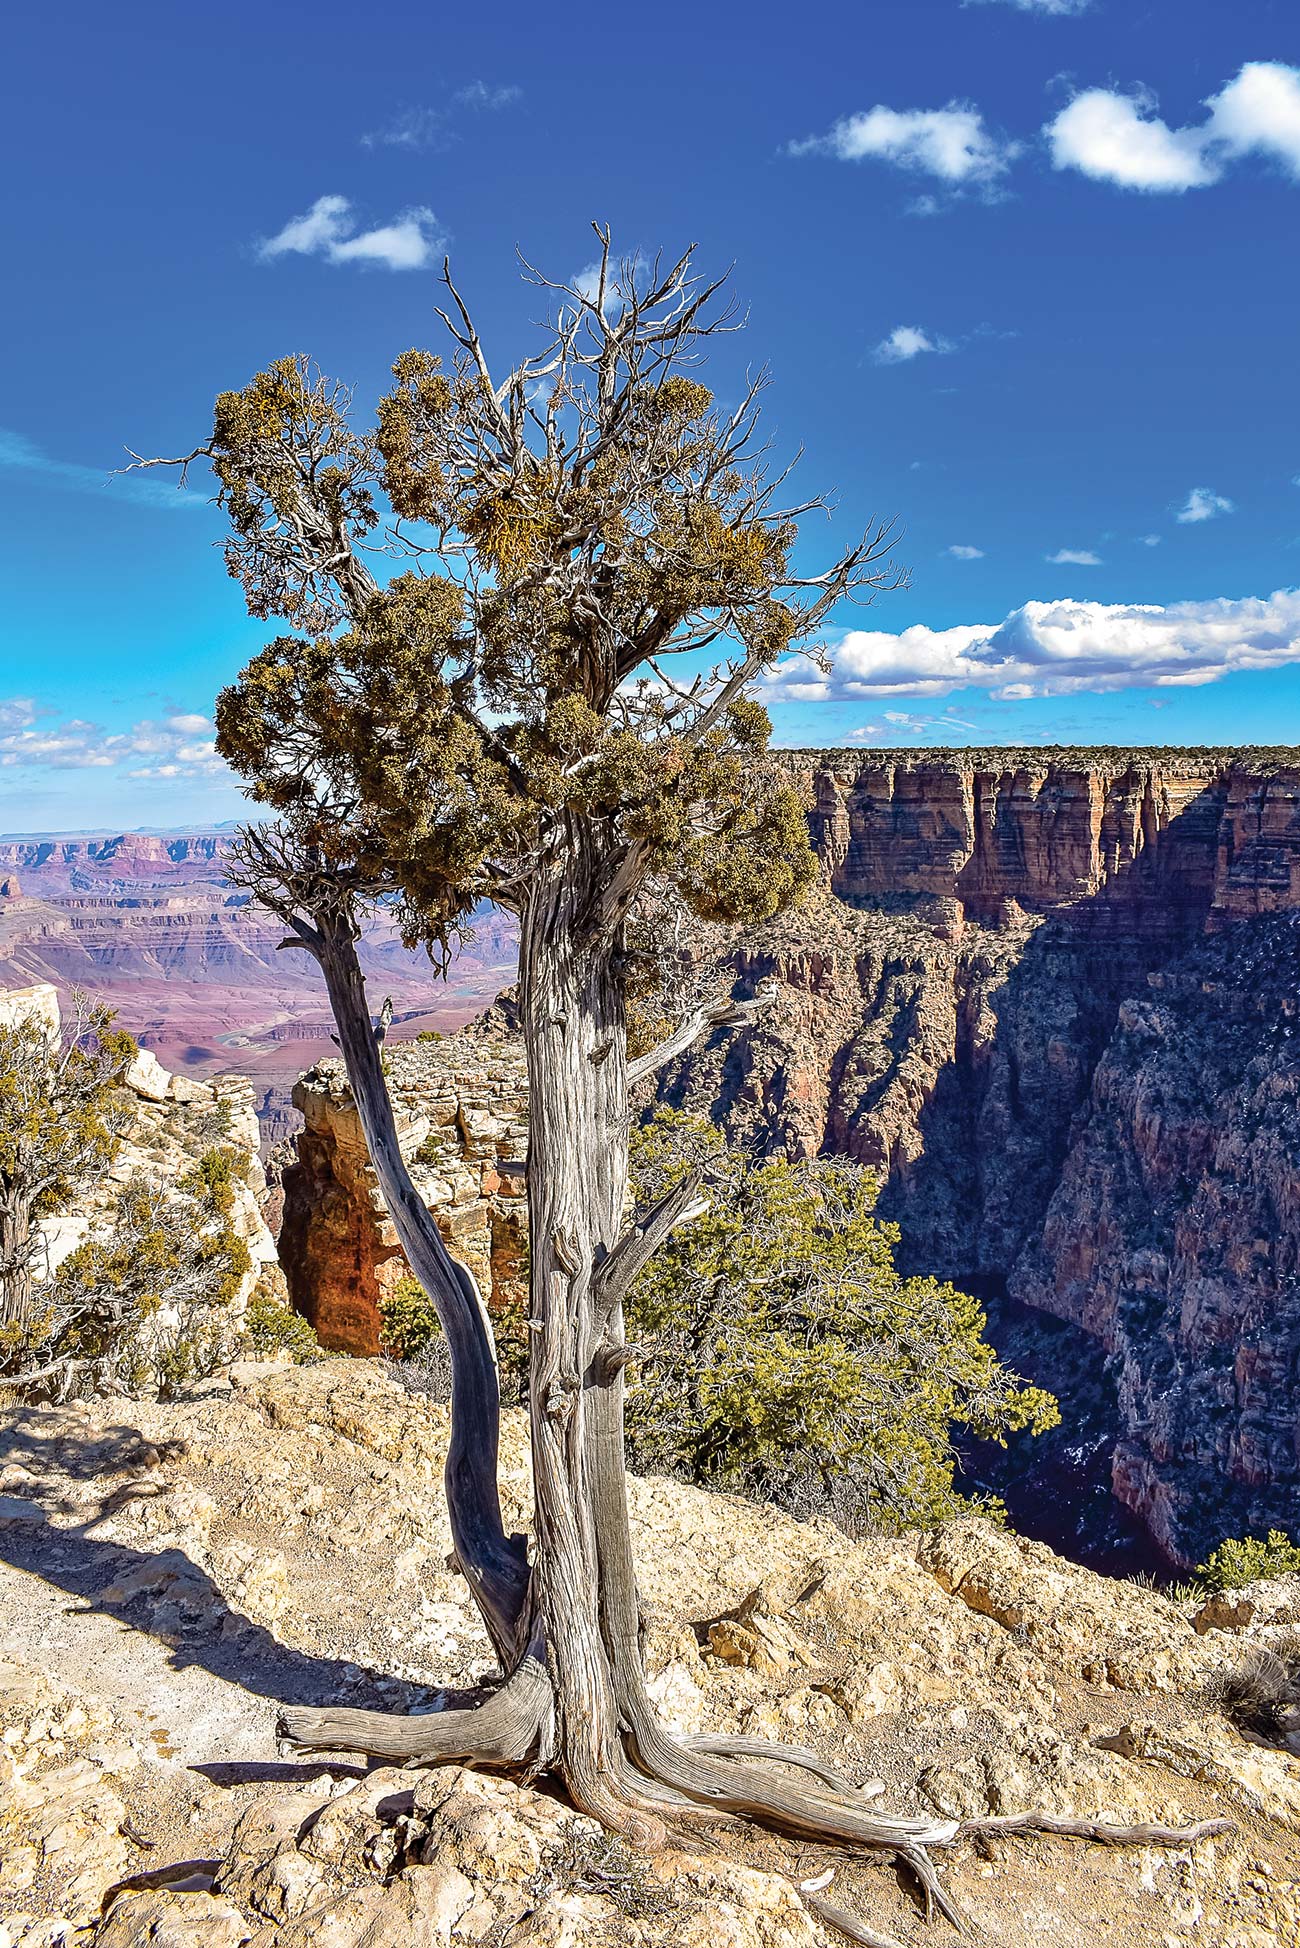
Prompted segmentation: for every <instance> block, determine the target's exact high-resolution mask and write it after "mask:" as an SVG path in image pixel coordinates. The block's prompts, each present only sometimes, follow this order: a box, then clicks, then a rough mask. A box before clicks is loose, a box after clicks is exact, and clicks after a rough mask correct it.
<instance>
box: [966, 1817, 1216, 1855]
mask: <svg viewBox="0 0 1300 1948" xmlns="http://www.w3.org/2000/svg"><path fill="white" fill-rule="evenodd" d="M1233 1831H1234V1824H1233V1822H1232V1820H1230V1819H1203V1820H1197V1821H1195V1822H1194V1824H1192V1825H1190V1826H1151V1825H1148V1824H1145V1823H1144V1824H1141V1825H1138V1826H1110V1825H1107V1824H1105V1823H1104V1822H1099V1821H1097V1820H1088V1819H1060V1818H1058V1817H1057V1815H1056V1814H1055V1813H995V1814H990V1815H989V1817H988V1818H987V1819H972V1820H963V1821H962V1824H961V1825H960V1827H958V1829H957V1838H958V1839H959V1840H966V1839H977V1838H978V1837H979V1836H980V1835H981V1834H988V1833H1062V1834H1064V1835H1065V1836H1066V1838H1067V1839H1071V1840H1096V1841H1099V1842H1100V1843H1101V1845H1103V1846H1110V1847H1190V1846H1194V1845H1195V1843H1196V1842H1197V1841H1198V1840H1211V1839H1213V1838H1214V1837H1215V1835H1216V1834H1218V1833H1231V1832H1233Z"/></svg>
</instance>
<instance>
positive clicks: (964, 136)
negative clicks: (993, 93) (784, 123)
mask: <svg viewBox="0 0 1300 1948" xmlns="http://www.w3.org/2000/svg"><path fill="white" fill-rule="evenodd" d="M790 154H791V155H797V156H798V155H829V156H834V157H835V158H836V159H837V160H838V161H840V162H863V161H867V160H874V161H877V162H889V163H893V164H894V166H895V167H896V168H898V169H908V170H912V171H913V172H915V173H916V174H919V175H923V176H934V177H936V178H937V179H938V180H939V181H940V182H941V183H945V184H947V185H948V186H949V187H950V188H955V187H958V186H961V185H966V184H969V185H971V186H972V187H975V188H981V187H982V188H990V187H992V186H993V185H994V184H996V182H997V181H998V179H999V178H1000V177H1001V176H1002V175H1003V174H1004V173H1005V171H1006V169H1007V168H1008V166H1009V165H1010V163H1011V161H1012V159H1013V157H1015V156H1016V155H1018V154H1019V146H1018V144H1016V143H1014V142H1008V141H1006V140H1004V139H1003V138H1001V137H1000V136H996V135H994V134H993V132H992V131H991V130H990V129H988V128H986V127H985V125H984V117H983V116H982V115H981V113H980V111H979V109H978V108H974V107H972V106H971V104H970V103H969V102H959V101H950V102H949V103H948V105H947V107H946V108H904V109H898V108H886V107H884V106H883V104H881V103H877V105H876V106H875V107H874V108H869V109H866V110H864V111H862V112H860V113H858V114H856V115H845V116H843V117H842V118H841V119H840V120H839V121H838V122H836V123H834V125H833V126H832V127H831V129H830V130H829V131H828V133H827V134H825V135H813V136H809V137H808V138H807V139H806V140H805V141H803V142H792V143H791V144H790Z"/></svg>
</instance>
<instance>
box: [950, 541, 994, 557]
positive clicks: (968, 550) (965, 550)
mask: <svg viewBox="0 0 1300 1948" xmlns="http://www.w3.org/2000/svg"><path fill="white" fill-rule="evenodd" d="M944 553H945V554H946V555H951V556H952V558H953V560H954V561H983V559H984V550H983V549H982V548H972V547H971V546H970V545H969V544H968V543H967V542H965V541H954V543H953V545H952V547H951V548H945V549H944Z"/></svg>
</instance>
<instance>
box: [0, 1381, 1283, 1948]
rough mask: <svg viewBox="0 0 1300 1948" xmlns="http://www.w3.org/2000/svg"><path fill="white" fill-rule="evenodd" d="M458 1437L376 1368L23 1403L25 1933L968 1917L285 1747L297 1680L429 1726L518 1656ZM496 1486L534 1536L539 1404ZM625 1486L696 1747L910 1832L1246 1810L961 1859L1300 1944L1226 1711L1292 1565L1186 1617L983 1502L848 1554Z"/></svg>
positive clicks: (646, 1942)
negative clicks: (826, 1774)
mask: <svg viewBox="0 0 1300 1948" xmlns="http://www.w3.org/2000/svg"><path fill="white" fill-rule="evenodd" d="M445 1437H446V1421H445V1410H444V1409H442V1408H440V1407H437V1406H434V1405H432V1404H430V1403H428V1402H427V1401H426V1400H425V1399H424V1398H422V1397H420V1396H418V1395H412V1394H409V1393H407V1392H406V1391H405V1390H404V1389H403V1388H402V1387H401V1386H400V1385H399V1384H397V1383H396V1382H394V1381H393V1380H392V1379H390V1378H389V1377H388V1375H387V1374H386V1373H385V1371H384V1369H383V1368H381V1367H380V1366H379V1365H377V1364H374V1363H370V1362H364V1361H351V1360H337V1361H327V1362H324V1363H322V1364H320V1365H317V1366H314V1367H308V1368H287V1367H274V1366H256V1367H253V1366H244V1367H236V1368H234V1369H233V1370H232V1371H231V1372H230V1373H229V1374H228V1375H223V1376H221V1377H220V1378H218V1379H214V1380H213V1381H210V1382H208V1383H206V1384H205V1385H204V1386H203V1387H202V1388H201V1389H199V1390H197V1391H196V1392H195V1393H194V1394H193V1395H191V1396H190V1397H189V1398H187V1399H185V1400H183V1401H180V1402H176V1403H171V1404H166V1405H163V1404H148V1403H141V1402H135V1401H131V1402H127V1401H115V1402H97V1403H94V1404H92V1405H80V1406H67V1407H61V1408H57V1409H44V1410H35V1409H25V1410H20V1411H10V1412H9V1413H7V1414H6V1415H5V1416H4V1433H3V1440H2V1442H0V1456H2V1458H3V1463H4V1471H3V1474H2V1475H0V1493H2V1498H0V1659H3V1662H2V1663H0V1725H2V1726H3V1731H2V1733H0V1754H2V1756H0V1782H2V1789H0V1809H2V1810H0V1856H2V1858H0V1942H3V1943H4V1945H5V1948H20V1945H21V1948H58V1944H77V1948H89V1945H90V1944H91V1943H94V1944H96V1948H134V1944H137V1943H138V1944H144V1943H149V1944H152V1948H182V1944H185V1945H186V1948H188V1945H189V1944H193V1945H194V1948H208V1944H212V1948H226V1944H230V1948H235V1945H236V1944H242V1943H245V1942H251V1943H255V1944H256V1945H257V1948H272V1944H274V1948H300V1945H301V1948H307V1944H309V1943H310V1944H312V1948H363V1945H364V1948H389V1945H391V1948H398V1945H399V1944H401V1945H402V1948H406V1944H411V1943H416V1944H421V1943H426V1942H427V1943H438V1942H449V1941H466V1942H471V1941H472V1942H479V1943H483V1944H490V1948H504V1944H505V1943H506V1942H507V1941H509V1942H510V1943H512V1944H514V1943H524V1942H534V1943H544V1944H550V1945H551V1948H560V1944H569V1943H578V1942H583V1943H592V1944H606V1943H610V1944H613V1943H619V1944H624V1943H626V1944H639V1945H640V1948H663V1945H666V1944H668V1943H670V1942H671V1943H674V1944H689V1948H715V1945H716V1948H721V1944H728V1945H729V1948H731V1945H734V1948H777V1944H787V1943H789V1944H805V1943H806V1944H809V1945H810V1948H811V1944H814V1943H818V1942H830V1941H832V1940H836V1939H839V1937H838V1936H833V1935H829V1934H827V1933H826V1932H825V1929H824V1924H823V1923H822V1922H821V1921H819V1920H817V1919H816V1918H814V1916H813V1915H812V1914H811V1913H810V1912H809V1910H808V1908H807V1907H806V1906H805V1904H804V1901H803V1899H802V1897H801V1895H800V1892H799V1883H800V1882H802V1881H805V1880H809V1879H818V1878H820V1876H822V1875H823V1874H826V1873H828V1872H831V1871H833V1879H832V1881H831V1882H830V1884H829V1886H828V1887H827V1888H825V1889H824V1890H823V1893H822V1898H823V1899H827V1898H830V1899H833V1900H834V1901H836V1902H837V1903H838V1904H839V1905H840V1906H841V1907H844V1908H847V1909H851V1910H853V1911H855V1912H856V1913H857V1914H858V1915H860V1916H862V1917H864V1918H865V1919H866V1920H867V1921H868V1922H869V1923H870V1925H871V1926H872V1927H874V1928H876V1929H877V1930H884V1931H887V1933H888V1934H889V1935H890V1936H892V1937H893V1938H894V1939H895V1940H896V1941H899V1942H920V1941H923V1940H924V1941H934V1940H939V1939H941V1938H942V1935H943V1934H944V1933H945V1932H946V1924H944V1923H939V1924H938V1926H937V1929H936V1927H933V1926H930V1925H928V1924H927V1923H926V1922H925V1921H924V1920H923V1919H922V1918H921V1916H920V1913H919V1910H918V1907H917V1905H916V1901H915V1897H914V1889H913V1888H912V1887H911V1886H910V1885H909V1884H908V1882H907V1880H906V1878H905V1877H903V1876H901V1875H900V1872H899V1870H898V1869H897V1868H896V1867H895V1866H894V1865H893V1863H891V1862H889V1861H887V1860H885V1859H875V1858H869V1859H865V1860H860V1859H859V1860H854V1859H849V1858H846V1857H844V1856H841V1855H839V1854H836V1853H833V1852H831V1851H829V1850H825V1851H822V1850H818V1849H816V1848H810V1847H795V1846H792V1845H789V1844H787V1843H785V1842H782V1841H779V1840H777V1839H774V1838H771V1837H769V1836H765V1835H751V1834H745V1833H737V1834H734V1835H726V1836H720V1837H719V1838H718V1840H717V1841H715V1842H714V1843H713V1845H712V1846H710V1848H709V1849H708V1850H707V1851H704V1852H699V1851H696V1852H695V1853H693V1854H691V1855H685V1854H681V1853H674V1854H671V1855H665V1856H661V1857H656V1858H642V1857H638V1856H634V1855H631V1854H629V1853H628V1852H627V1850H626V1849H625V1848H624V1847H622V1846H621V1845H620V1844H617V1843H614V1842H611V1841H609V1840H608V1839H607V1838H606V1837H605V1836H604V1835H603V1834H602V1833H601V1832H600V1831H599V1830H598V1829H597V1828H596V1827H595V1826H594V1825H593V1824H592V1823H591V1822H590V1821H588V1820H586V1819H584V1818H582V1817H580V1816H579V1815H578V1814H576V1813H574V1812H573V1811H572V1810H571V1809H570V1808H568V1807H566V1806H565V1805H564V1804H563V1803H561V1802H560V1801H559V1800H557V1799H556V1798H554V1797H552V1796H550V1795H548V1794H545V1793H542V1792H539V1791H537V1790H531V1791H526V1790H520V1789H519V1788H516V1787H515V1786H513V1785H511V1784H508V1783H505V1782H502V1781H499V1780H492V1779H488V1778H485V1777H482V1776H474V1775H470V1774H467V1773H464V1772H460V1771H450V1772H433V1773H427V1774H426V1773H417V1772H401V1771H395V1770H392V1769H389V1768H383V1769H378V1770H372V1771H369V1772H366V1771H365V1770H364V1769H363V1768H362V1767H361V1766H360V1765H358V1764H357V1763H355V1760H354V1758H353V1757H352V1756H351V1755H340V1756H339V1758H338V1759H337V1760H328V1761H321V1760H318V1761H314V1762H312V1763H310V1764H305V1763H301V1762H298V1761H295V1760H294V1759H292V1758H288V1757H286V1756H284V1755H283V1754H282V1753H281V1752H279V1751H278V1750H277V1746H276V1740H275V1732H274V1720H275V1702H274V1701H275V1700H277V1699H297V1700H304V1701H305V1700H315V1701H324V1700H326V1699H334V1700H339V1699H342V1700H346V1701H347V1702H350V1703H356V1704H372V1705H376V1704H377V1705H384V1706H387V1707H389V1708H402V1709H431V1708H436V1707H437V1706H438V1705H439V1704H440V1703H441V1702H442V1701H443V1699H444V1697H445V1694H446V1693H447V1691H449V1690H450V1691H454V1690H455V1689H457V1688H458V1687H464V1686H466V1685H468V1684H470V1683H472V1682H473V1681H474V1680H475V1679H476V1678H478V1677H480V1676H481V1675H482V1674H483V1673H484V1672H486V1671H487V1669H488V1667H489V1664H490V1657H489V1653H488V1647H487V1644H486V1641H485V1639H484V1637H483V1635H482V1632H481V1630H480V1628H479V1626H478V1623H477V1620H476V1617H475V1613H474V1611H473V1608H472V1605H471V1603H470V1601H469V1599H468V1596H467V1593H466V1590H465V1586H464V1583H463V1582H462V1581H461V1580H460V1579H459V1578H458V1576H457V1575H456V1574H454V1573H453V1572H452V1571H450V1570H449V1569H448V1567H447V1559H448V1551H449V1536H448V1532H447V1526H446V1520H445V1516H444V1513H443V1509H442V1500H441V1494H440V1488H439V1477H440V1473H441V1467H442V1460H443V1454H444V1449H445ZM504 1476H505V1498H506V1504H507V1507H506V1513H507V1521H508V1522H509V1521H514V1522H517V1523H525V1522H526V1520H527V1514H528V1510H527V1480H528V1474H527V1452H526V1446H525V1432H524V1425H523V1421H522V1417H520V1416H517V1415H512V1416H508V1417H507V1425H506V1430H505V1447H504ZM632 1506H633V1518H634V1524H635V1534H636V1541H637V1547H638V1555H639V1560H640V1566H641V1574H642V1581H643V1590H644V1595H645V1599H646V1604H647V1609H648V1613H649V1617H650V1622H651V1633H650V1639H649V1662H650V1668H651V1670H652V1672H653V1679H654V1688H655V1692H656V1695H657V1697H658V1699H659V1701H660V1704H661V1708H662V1710H663V1712H664V1714H665V1716H666V1718H667V1719H668V1720H669V1721H670V1723H671V1724H673V1725H674V1726H675V1727H677V1728H679V1729H682V1730H732V1731H743V1732H746V1733H748V1734H750V1735H761V1736H767V1737H782V1738H787V1739H794V1740H797V1741H799V1742H802V1743H804V1744H811V1745H814V1746H817V1747H818V1748H819V1749H821V1750H822V1751H823V1752H824V1753H825V1754H826V1755H828V1756H833V1757H834V1758H835V1759H836V1761H837V1762H838V1763H839V1765H841V1766H842V1767H844V1768H845V1769H847V1770H848V1771H849V1772H850V1773H851V1774H852V1775H853V1776H854V1777H855V1778H856V1779H858V1780H859V1781H860V1782H861V1783H862V1786H863V1790H864V1791H865V1792H867V1793H869V1794H872V1795H873V1796H875V1797H877V1798H878V1799H879V1801H880V1803H881V1805H882V1806H886V1807H888V1808H890V1809H892V1810H897V1811H899V1812H913V1813H920V1812H928V1813H933V1812H934V1811H935V1810H936V1809H940V1810H942V1811H945V1812H949V1813H951V1814H953V1815H955V1816H962V1817H970V1816H973V1815H977V1814H980V1813H983V1812H986V1811H990V1810H991V1811H995V1812H1014V1811H1019V1810H1023V1809H1025V1808H1029V1807H1035V1808H1038V1809H1046V1810H1048V1811H1050V1812H1055V1813H1058V1814H1073V1815H1076V1816H1079V1817H1084V1818H1087V1817H1093V1818H1098V1817H1102V1818H1106V1819H1114V1820H1144V1819H1159V1820H1163V1821H1169V1820H1177V1821H1182V1820H1193V1819H1200V1818H1205V1817H1209V1816H1214V1815H1224V1814H1226V1815H1227V1816H1228V1817H1230V1818H1231V1819H1232V1820H1233V1821H1234V1822H1235V1830H1234V1831H1233V1832H1232V1833H1230V1834H1229V1835H1227V1836H1225V1837H1223V1838H1221V1839H1212V1840H1207V1841H1203V1842H1201V1843H1200V1844H1198V1845H1196V1846H1195V1847H1191V1848H1185V1849H1182V1850H1178V1849H1172V1850H1169V1849H1153V1848H1143V1847H1121V1848H1102V1847H1099V1846H1095V1845H1090V1844H1081V1843H1079V1842H1073V1841H1067V1840H1060V1839H1048V1838H1032V1839H1030V1838H1017V1839H1003V1840H999V1841H996V1842H992V1843H987V1844H975V1843H966V1844H962V1845H959V1846H957V1847H956V1848H954V1849H952V1850H951V1851H950V1852H949V1853H948V1854H947V1855H945V1856H944V1858H943V1863H942V1865H943V1873H944V1876H945V1879H946V1882H947V1884H948V1886H949V1888H950V1890H951V1892H952V1893H953V1895H954V1897H955V1898H956V1900H957V1901H958V1902H959V1903H960V1905H961V1907H962V1908H963V1910H964V1911H965V1912H966V1914H967V1915H968V1916H969V1917H970V1919H971V1921H972V1922H973V1923H974V1924H975V1925H977V1926H978V1927H979V1928H980V1929H981V1930H982V1931H983V1932H984V1934H985V1935H986V1936H987V1937H988V1938H989V1939H990V1940H991V1941H993V1942H1005V1943H1008V1944H1009V1943H1018V1942H1025V1941H1030V1940H1034V1939H1038V1938H1042V1939H1044V1940H1047V1941H1051V1942H1058V1943H1061V1944H1063V1948H1066V1945H1068V1948H1074V1945H1075V1944H1092V1943H1114V1944H1118V1943H1125V1944H1127V1943H1135V1944H1145V1943H1151V1944H1161V1948H1168V1945H1169V1944H1177V1943H1180V1942H1183V1941H1189V1942H1190V1941H1192V1940H1196V1941H1198V1942H1202V1941H1203V1942H1210V1943H1214V1944H1223V1948H1265V1944H1270V1945H1271V1944H1274V1943H1277V1942H1294V1941H1296V1940H1298V1939H1300V1756H1297V1755H1296V1753H1294V1752H1292V1751H1289V1750H1287V1749H1285V1747H1284V1746H1283V1747H1275V1746H1270V1745H1268V1744H1266V1743H1263V1742H1261V1741H1259V1740H1257V1739H1254V1738H1252V1737H1250V1736H1249V1735H1247V1734H1244V1733H1243V1732H1241V1731H1239V1730H1237V1729H1236V1728H1235V1727H1234V1725H1233V1723H1231V1722H1230V1721H1229V1719H1228V1718H1227V1717H1226V1716H1225V1715H1224V1714H1223V1712H1222V1711H1221V1710H1220V1709H1218V1708H1216V1706H1215V1704H1214V1702H1213V1700H1214V1698H1215V1697H1216V1695H1221V1691H1220V1687H1221V1685H1222V1682H1223V1677H1224V1674H1225V1673H1228V1672H1231V1671H1234V1670H1236V1669H1239V1668H1240V1667H1241V1666H1242V1665H1243V1663H1245V1662H1247V1661H1248V1660H1249V1659H1250V1657H1251V1656H1252V1654H1254V1652H1253V1647H1254V1646H1257V1645H1259V1644H1261V1643H1264V1644H1267V1643H1269V1642H1272V1643H1274V1644H1275V1645H1281V1646H1285V1645H1286V1644H1287V1643H1288V1642H1289V1641H1290V1635H1291V1633H1292V1631H1293V1629H1294V1626H1295V1625H1296V1624H1297V1623H1298V1622H1300V1579H1291V1580H1290V1582H1289V1583H1288V1582H1282V1583H1278V1584H1274V1585H1269V1586H1257V1588H1256V1589H1255V1590H1253V1591H1251V1592H1248V1593H1246V1596H1245V1597H1244V1598H1241V1599H1237V1598H1234V1599H1233V1600H1232V1601H1231V1602H1226V1603H1225V1602H1220V1603H1219V1604H1218V1605H1217V1607H1214V1608H1211V1609H1209V1610H1204V1609H1203V1610H1202V1611H1201V1612H1200V1613H1196V1614H1194V1606H1183V1607H1179V1606H1176V1605H1175V1604H1173V1603H1171V1602H1169V1601H1167V1600H1166V1599H1165V1598H1163V1597H1162V1596H1160V1595H1158V1594H1156V1593H1155V1592H1154V1591H1152V1590H1149V1589H1144V1588H1140V1587H1138V1586H1136V1585H1134V1584H1127V1583H1121V1582H1110V1581H1107V1580H1106V1579H1104V1578H1101V1577H1098V1576H1095V1575H1093V1574H1091V1573H1089V1572H1087V1571H1084V1570H1080V1569H1076V1568H1074V1567H1072V1566H1071V1565H1069V1564H1067V1563H1065V1562H1063V1561H1061V1560H1060V1559H1059V1558H1057V1557H1055V1556H1054V1555H1052V1553H1051V1552H1050V1551H1049V1550H1047V1549H1045V1548H1044V1547H1042V1546H1041V1545H1039V1544H1035V1543H1027V1542H1024V1541H1021V1540H1018V1539H1016V1538H1014V1537H1012V1536H1009V1535H1005V1534H1000V1533H999V1532H997V1531H996V1530H994V1529H992V1528H990V1527H989V1526H988V1525H987V1524H985V1523H982V1522H977V1521H962V1522H957V1523H952V1524H949V1525H948V1526H947V1527H946V1528H944V1529H942V1530H940V1531H939V1532H938V1533H937V1534H935V1535H932V1536H929V1537H925V1538H921V1539H918V1538H917V1537H915V1536H912V1537H905V1538H902V1539H899V1540H897V1541H872V1542H866V1543H852V1542H850V1541H848V1540H846V1538H845V1537H844V1536H842V1535H841V1534H840V1533H839V1532H838V1531H836V1530H834V1529H831V1528H829V1527H823V1526H819V1525H806V1524H800V1523H796V1522H794V1521H792V1520H789V1519H788V1518H786V1517H785V1516H783V1515H781V1514H779V1513H778V1512H776V1511H774V1510H772V1509H769V1508H760V1507H757V1506H753V1505H750V1504H748V1503H745V1502H741V1501H737V1500H735V1499H731V1498H725V1497H717V1496H711V1495H707V1494H704V1493H702V1492H700V1491H697V1490H693V1489H690V1488H687V1487H684V1486H681V1485H680V1484H677V1483H672V1482H667V1481H662V1480H649V1481H643V1482H634V1483H633V1486H632Z"/></svg>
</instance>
